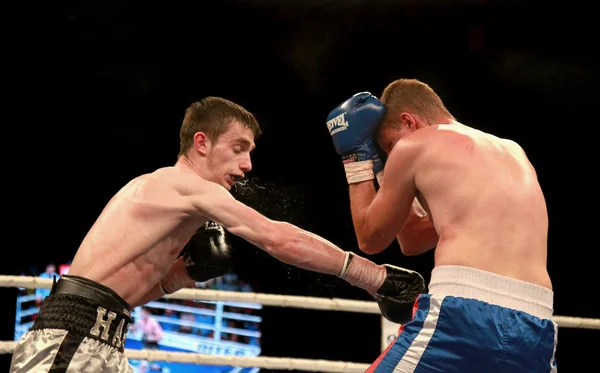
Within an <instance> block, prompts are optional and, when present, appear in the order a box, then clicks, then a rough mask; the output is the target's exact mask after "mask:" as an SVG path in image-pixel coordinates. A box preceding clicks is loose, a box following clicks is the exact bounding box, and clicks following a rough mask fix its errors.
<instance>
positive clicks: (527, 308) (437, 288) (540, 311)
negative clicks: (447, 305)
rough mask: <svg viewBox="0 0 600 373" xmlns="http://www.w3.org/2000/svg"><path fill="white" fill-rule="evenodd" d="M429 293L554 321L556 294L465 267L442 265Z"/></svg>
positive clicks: (437, 268)
mask: <svg viewBox="0 0 600 373" xmlns="http://www.w3.org/2000/svg"><path fill="white" fill-rule="evenodd" d="M429 294H432V295H441V296H447V295H449V296H454V297H462V298H471V299H477V300H480V301H483V302H487V303H490V304H494V305H497V306H501V307H506V308H512V309H515V310H520V311H523V312H527V313H528V314H530V315H532V316H536V317H539V318H541V319H551V318H552V314H553V312H554V309H553V304H554V292H552V290H550V289H547V288H545V287H543V286H540V285H537V284H533V283H530V282H525V281H521V280H517V279H514V278H510V277H506V276H502V275H498V274H496V273H492V272H487V271H483V270H480V269H476V268H470V267H463V266H439V267H435V268H434V269H433V271H432V272H431V281H430V282H429Z"/></svg>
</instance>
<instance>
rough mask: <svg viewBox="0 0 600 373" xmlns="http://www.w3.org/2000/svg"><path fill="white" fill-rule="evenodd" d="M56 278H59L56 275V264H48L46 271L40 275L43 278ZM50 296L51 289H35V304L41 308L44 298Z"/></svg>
mask: <svg viewBox="0 0 600 373" xmlns="http://www.w3.org/2000/svg"><path fill="white" fill-rule="evenodd" d="M54 276H56V277H58V274H57V273H56V265H55V264H54V263H48V265H46V271H45V272H42V273H40V276H39V277H41V278H54ZM48 295H50V289H35V304H36V306H37V307H39V306H40V305H41V304H42V301H43V300H44V298H46V297H47V296H48Z"/></svg>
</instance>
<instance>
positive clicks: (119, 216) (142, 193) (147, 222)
mask: <svg viewBox="0 0 600 373" xmlns="http://www.w3.org/2000/svg"><path fill="white" fill-rule="evenodd" d="M182 172H185V171H182V170H179V169H177V168H174V167H168V168H164V169H159V170H157V171H155V172H154V173H151V174H146V175H142V176H139V177H137V178H135V179H133V180H131V181H130V182H129V183H128V184H127V185H125V186H124V187H123V188H121V190H119V192H118V193H117V194H115V196H113V197H112V199H111V200H110V201H109V202H108V204H107V205H106V207H105V208H104V209H103V211H102V213H101V214H100V216H99V217H98V219H97V220H96V222H95V223H94V225H93V226H92V228H91V229H90V231H89V232H88V233H87V235H86V237H85V238H84V240H83V242H82V243H81V245H80V247H79V249H78V251H77V254H76V255H75V258H74V259H73V263H72V265H71V269H70V272H69V274H72V275H78V276H83V277H86V278H88V279H90V280H93V281H96V282H98V283H101V284H103V285H105V286H108V287H110V288H111V289H113V290H114V291H116V292H117V294H119V295H120V296H121V297H122V298H123V299H125V300H126V301H128V302H129V303H135V302H136V301H137V300H138V298H139V297H141V296H143V295H144V294H146V292H147V291H149V290H150V289H151V288H152V286H154V284H156V282H157V281H158V280H159V279H160V278H161V277H162V276H163V275H164V274H165V273H166V271H167V270H168V269H169V267H170V264H172V263H173V261H174V260H175V259H177V256H178V255H179V253H180V252H181V250H182V248H183V247H184V246H185V244H186V243H187V241H188V240H189V239H190V237H191V236H192V234H193V233H194V232H195V231H196V230H197V229H198V227H200V226H201V225H202V224H203V223H204V222H203V221H201V220H199V219H198V218H196V219H188V218H187V217H188V211H186V209H185V206H186V205H185V201H184V197H182V196H181V195H180V193H179V192H178V190H177V184H178V183H180V182H181V180H182V179H183V178H186V177H190V176H189V175H185V174H182ZM195 179H197V180H198V181H197V182H198V183H200V182H202V180H200V178H199V177H195ZM131 278H137V280H136V281H131V280H127V279H131Z"/></svg>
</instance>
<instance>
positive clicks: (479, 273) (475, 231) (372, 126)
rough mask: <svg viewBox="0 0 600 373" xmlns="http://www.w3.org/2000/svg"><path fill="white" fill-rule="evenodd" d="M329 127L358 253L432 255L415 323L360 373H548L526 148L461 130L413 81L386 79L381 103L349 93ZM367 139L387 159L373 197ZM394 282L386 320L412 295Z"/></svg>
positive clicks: (553, 340)
mask: <svg viewBox="0 0 600 373" xmlns="http://www.w3.org/2000/svg"><path fill="white" fill-rule="evenodd" d="M328 129H329V131H330V134H331V137H332V140H333V143H334V146H335V149H336V151H337V152H338V154H339V155H340V156H341V157H342V159H343V160H344V162H345V163H344V168H345V170H346V176H347V179H348V183H349V186H348V189H349V194H350V209H351V214H352V222H353V225H354V230H355V233H356V237H357V241H358V245H359V247H360V250H361V251H362V252H364V253H367V254H377V253H380V252H382V251H383V250H385V249H386V248H387V247H389V246H390V244H391V243H392V242H393V241H394V240H395V239H397V241H398V243H399V246H400V249H401V251H402V253H403V254H404V255H407V256H414V255H420V254H423V253H425V252H428V251H429V250H432V249H435V255H434V266H433V270H432V272H431V278H430V280H429V284H428V290H427V292H423V293H421V294H420V295H418V297H417V299H416V301H415V302H414V311H413V315H412V316H413V317H412V319H410V321H408V322H406V323H405V324H403V325H402V326H401V327H400V328H399V331H398V335H397V337H396V338H395V340H394V341H393V342H392V343H390V344H389V345H388V347H387V348H386V349H385V350H384V351H383V352H382V354H381V355H380V356H379V358H378V359H376V361H375V362H374V363H373V364H371V366H370V367H369V368H368V369H367V370H366V371H365V373H388V372H389V373H393V372H409V371H410V372H419V373H434V372H442V371H443V372H446V373H459V372H460V373H465V372H489V371H503V372H512V373H517V372H523V373H524V372H527V373H532V372H556V369H557V364H556V359H555V351H556V346H557V335H558V326H557V325H556V323H555V322H554V321H553V320H552V315H553V311H554V309H553V302H554V293H553V290H552V281H551V280H550V276H549V274H548V270H547V269H546V265H547V250H548V248H547V236H548V213H547V209H546V203H545V199H544V194H543V192H542V189H541V187H540V185H539V183H538V181H537V175H536V171H535V169H534V167H533V166H532V164H531V162H530V161H529V160H528V157H527V154H526V153H525V151H524V150H523V149H522V148H521V147H520V146H519V145H518V144H517V143H516V142H514V141H511V140H508V139H503V138H500V137H498V136H495V135H492V134H489V133H486V132H484V131H481V130H478V129H476V128H472V127H470V126H467V125H465V124H462V123H460V122H458V121H457V120H456V118H455V117H454V116H453V115H452V114H451V113H450V111H449V110H448V109H447V108H446V106H445V105H444V103H443V101H442V100H441V98H440V97H439V96H438V95H437V93H436V92H435V91H434V90H433V89H432V88H431V87H429V86H428V85H427V84H425V83H423V82H420V81H418V80H416V79H398V80H396V81H394V82H391V83H390V84H389V85H388V86H387V87H386V88H385V89H384V91H383V93H382V94H381V98H380V100H377V98H375V97H373V96H372V95H370V94H368V93H359V94H357V95H354V96H352V97H351V98H350V99H348V100H347V101H346V102H344V103H342V104H341V105H340V106H338V107H337V108H336V109H335V110H334V111H332V112H331V114H330V116H329V118H328ZM373 137H375V139H374V138H373ZM375 142H377V144H379V145H380V146H381V149H382V151H384V152H386V154H387V155H388V157H387V159H386V160H385V183H383V184H381V185H380V188H379V189H378V190H376V188H375V186H374V184H375V182H374V181H373V180H371V179H373V178H374V173H376V172H377V171H375V170H373V167H374V164H376V163H377V157H376V154H377V153H376V151H375V146H374V143H375ZM387 268H388V269H390V272H392V268H393V272H395V273H398V274H404V270H402V269H397V268H395V267H391V266H387ZM389 277H390V276H389V274H388V278H389ZM398 277H399V278H391V279H389V281H388V284H394V285H396V284H401V286H399V287H398V288H394V287H393V286H390V287H389V288H388V289H380V290H379V291H378V292H377V293H376V294H375V295H374V296H375V299H377V300H378V302H379V304H380V308H381V309H382V314H383V315H384V316H385V317H386V318H388V319H389V320H391V321H394V320H393V319H392V318H391V317H394V316H396V315H397V314H398V313H402V310H400V311H398V310H397V309H395V308H393V307H390V304H394V305H396V304H400V305H402V304H403V303H402V302H403V301H407V300H408V296H407V295H406V290H405V289H406V288H410V286H408V285H406V284H405V283H404V282H403V281H404V280H405V278H409V279H410V278H411V277H410V276H409V275H407V276H405V277H403V276H398ZM382 288H383V286H382ZM409 293H410V292H409ZM381 294H383V296H382V295H381ZM390 300H394V301H395V302H391V301H390ZM386 312H387V313H386ZM390 315H391V316H390Z"/></svg>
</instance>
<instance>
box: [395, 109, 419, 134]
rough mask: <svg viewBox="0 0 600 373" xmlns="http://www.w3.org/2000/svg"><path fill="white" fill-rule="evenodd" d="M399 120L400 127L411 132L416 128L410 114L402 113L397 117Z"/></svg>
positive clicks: (413, 118) (414, 120) (415, 122)
mask: <svg viewBox="0 0 600 373" xmlns="http://www.w3.org/2000/svg"><path fill="white" fill-rule="evenodd" d="M399 118H400V123H402V125H403V126H405V127H406V128H409V129H411V130H412V129H416V128H417V121H416V119H415V117H414V116H413V115H412V114H410V113H406V112H404V113H401V114H400V115H399Z"/></svg>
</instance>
